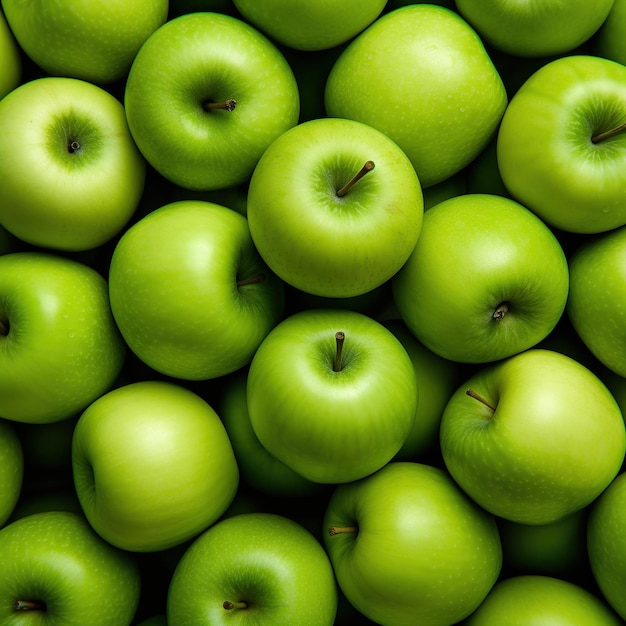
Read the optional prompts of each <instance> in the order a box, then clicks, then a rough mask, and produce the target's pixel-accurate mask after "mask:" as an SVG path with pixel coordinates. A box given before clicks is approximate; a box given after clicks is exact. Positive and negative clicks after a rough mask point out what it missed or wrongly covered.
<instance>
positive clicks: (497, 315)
mask: <svg viewBox="0 0 626 626" xmlns="http://www.w3.org/2000/svg"><path fill="white" fill-rule="evenodd" d="M508 312H509V303H508V302H502V303H500V304H499V305H498V306H497V307H496V309H495V310H494V312H493V316H492V317H493V319H494V320H496V322H499V321H500V320H501V319H502V318H503V317H504V316H505V315H506V314H507V313H508Z"/></svg>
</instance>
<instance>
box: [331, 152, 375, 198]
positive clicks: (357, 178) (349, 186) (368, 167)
mask: <svg viewBox="0 0 626 626" xmlns="http://www.w3.org/2000/svg"><path fill="white" fill-rule="evenodd" d="M374 167H375V165H374V161H366V162H365V165H363V167H362V168H361V169H360V170H359V171H358V172H357V173H356V174H355V175H354V176H353V177H352V179H351V180H349V181H348V182H347V183H346V184H345V185H344V186H343V187H341V189H338V190H337V195H338V196H339V197H340V198H343V197H344V196H345V195H346V194H347V193H348V192H349V191H350V189H352V187H354V185H356V183H358V182H359V181H360V180H361V178H363V176H365V174H367V173H368V172H371V171H372V170H373V169H374Z"/></svg>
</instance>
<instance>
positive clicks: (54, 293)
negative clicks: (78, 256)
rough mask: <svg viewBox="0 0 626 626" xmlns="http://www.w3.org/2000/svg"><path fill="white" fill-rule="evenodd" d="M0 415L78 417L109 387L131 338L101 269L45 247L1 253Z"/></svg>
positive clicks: (20, 418) (30, 419)
mask: <svg viewBox="0 0 626 626" xmlns="http://www.w3.org/2000/svg"><path fill="white" fill-rule="evenodd" d="M0 315H1V316H2V319H3V321H4V322H8V327H9V330H8V334H7V335H5V336H2V337H0V343H1V344H2V348H3V350H2V359H0V415H2V416H3V417H4V418H6V419H10V420H14V421H17V422H29V423H45V422H56V421H59V420H63V419H67V418H70V417H73V416H74V415H76V414H78V413H80V412H81V411H82V410H83V409H84V408H85V407H86V406H87V405H88V404H90V403H91V402H92V401H93V400H95V399H96V398H98V397H99V396H100V395H102V394H103V393H105V392H106V391H108V390H109V389H110V388H111V386H112V385H113V384H114V382H115V380H116V378H117V376H118V375H119V373H120V371H121V369H122V366H123V364H124V359H125V354H126V346H125V345H124V342H123V340H122V338H121V336H120V334H119V331H118V329H117V327H116V325H115V321H114V320H113V316H112V315H111V310H110V306H109V296H108V288H107V283H106V280H105V279H104V278H103V277H102V276H101V275H100V274H98V273H97V272H96V271H95V270H94V269H92V268H90V267H88V266H87V265H84V264H82V263H79V262H77V261H73V260H71V259H67V258H64V257H61V256H57V255H54V254H49V253H46V252H40V251H29V252H15V253H11V254H5V255H2V256H0Z"/></svg>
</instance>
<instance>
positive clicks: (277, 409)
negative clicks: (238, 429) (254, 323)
mask: <svg viewBox="0 0 626 626" xmlns="http://www.w3.org/2000/svg"><path fill="white" fill-rule="evenodd" d="M247 397H248V412H249V416H250V422H251V423H252V428H253V429H254V432H255V433H256V436H257V437H258V439H259V441H260V442H261V444H262V445H263V447H265V448H266V449H267V451H268V452H269V453H270V454H271V455H273V456H275V457H276V458H277V459H279V460H280V461H282V462H283V463H284V464H285V465H287V466H288V467H290V468H291V469H292V470H294V471H295V472H297V473H298V474H300V475H302V476H304V477H305V478H307V479H308V480H312V481H314V482H319V483H332V484H334V483H341V482H348V481H352V480H356V479H358V478H361V477H363V476H366V475H368V474H371V473H372V472H374V471H376V470H378V469H380V468H381V467H382V466H383V465H385V463H387V462H389V461H390V460H391V458H392V457H393V456H394V455H395V454H396V453H397V452H398V450H399V449H400V448H401V446H402V444H403V443H404V441H405V440H406V438H407V436H408V434H409V432H410V430H411V427H412V424H413V420H414V418H415V412H416V409H417V399H418V396H417V383H416V380H415V372H414V369H413V364H412V363H411V359H410V358H409V356H408V354H407V352H406V350H405V349H404V347H403V346H402V344H401V343H400V341H399V340H398V339H396V337H395V336H394V335H393V333H391V331H389V330H387V329H386V328H385V327H384V326H383V325H382V324H380V323H379V322H377V321H375V320H374V319H372V318H370V317H368V316H366V315H363V314H361V313H357V312H356V311H350V310H345V309H319V310H317V309H310V310H308V311H301V312H299V313H295V314H293V315H291V316H290V317H287V318H286V319H284V320H283V321H282V322H280V323H279V324H277V325H276V327H275V328H274V329H273V330H272V331H271V332H270V333H269V334H268V335H267V337H266V338H265V339H264V340H263V342H262V343H261V345H260V346H259V348H258V350H257V352H256V353H255V355H254V357H253V359H252V363H251V364H250V369H249V372H248V382H247Z"/></svg>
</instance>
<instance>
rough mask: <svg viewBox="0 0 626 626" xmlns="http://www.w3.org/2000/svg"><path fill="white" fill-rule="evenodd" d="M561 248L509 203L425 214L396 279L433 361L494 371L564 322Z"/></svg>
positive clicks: (448, 206)
mask: <svg viewBox="0 0 626 626" xmlns="http://www.w3.org/2000/svg"><path fill="white" fill-rule="evenodd" d="M568 284H569V271H568V267H567V259H566V257H565V254H564V252H563V250H562V248H561V245H560V243H559V241H558V240H557V238H556V237H555V235H554V234H553V233H552V232H551V231H550V229H549V228H548V227H547V226H546V225H545V224H544V223H543V222H542V221H541V220H540V219H539V218H537V217H536V216H535V215H534V214H533V213H532V212H530V211H529V210H527V209H526V208H525V207H523V206H522V205H520V204H518V203H517V202H515V201H514V200H511V199H510V198H505V197H503V196H498V195H491V194H463V195H460V196H456V197H454V198H450V199H448V200H445V201H443V202H440V203H439V204H437V205H436V206H434V207H432V208H431V209H429V210H428V211H426V213H425V214H424V221H423V224H422V232H421V234H420V237H419V240H418V242H417V244H416V246H415V248H414V250H413V252H412V254H411V256H410V257H409V259H408V260H407V262H406V263H405V265H404V266H403V267H402V268H401V269H400V271H399V272H398V273H397V274H396V275H395V276H394V277H393V278H392V287H393V297H394V302H395V304H396V305H397V308H398V311H399V313H400V316H401V318H402V319H403V320H404V322H405V323H406V325H407V326H408V327H409V329H410V330H411V332H412V333H413V334H414V335H415V337H416V338H417V339H418V340H419V341H420V342H421V343H423V344H424V345H425V346H426V347H427V348H428V349H430V350H431V351H432V352H434V353H436V354H438V355H439V356H441V357H443V358H445V359H449V360H451V361H458V362H464V363H486V362H490V361H496V360H498V359H503V358H506V357H508V356H512V355H513V354H517V353H519V352H522V351H523V350H526V349H528V348H531V347H532V346H534V345H535V344H537V343H538V342H540V341H541V340H542V339H544V338H545V337H546V336H547V335H548V334H549V333H550V332H551V331H552V329H553V328H554V327H555V325H556V324H557V322H558V320H559V319H560V317H561V316H562V314H563V311H564V309H565V305H566V301H567V293H568Z"/></svg>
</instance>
